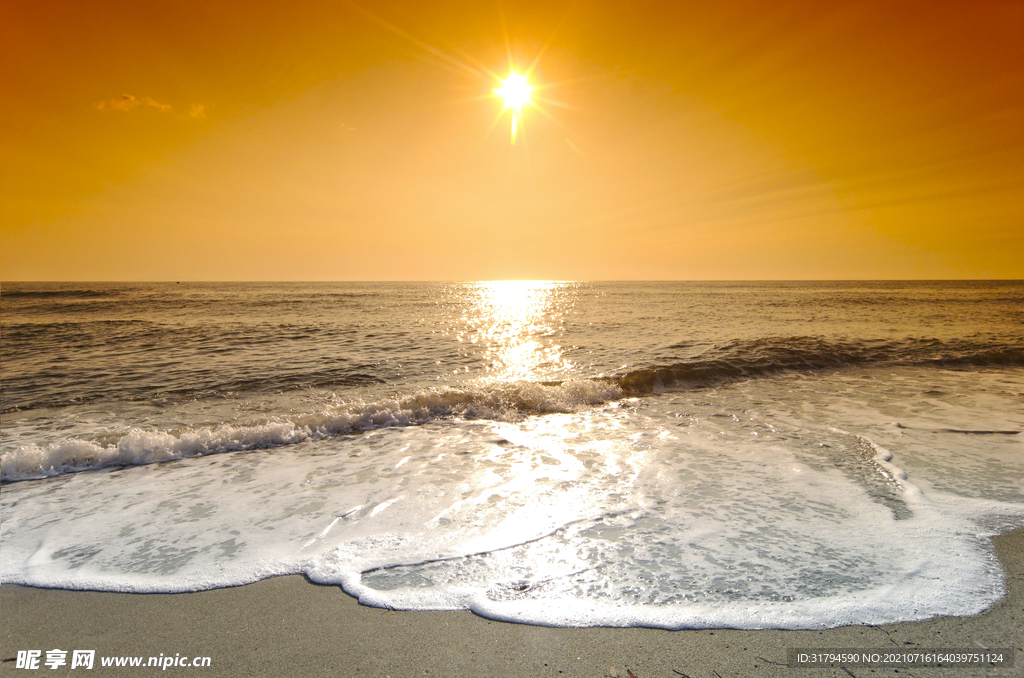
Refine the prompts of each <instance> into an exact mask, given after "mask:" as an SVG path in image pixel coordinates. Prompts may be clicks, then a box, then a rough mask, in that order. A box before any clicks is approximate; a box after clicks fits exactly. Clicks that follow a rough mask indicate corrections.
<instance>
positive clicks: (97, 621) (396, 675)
mask: <svg viewBox="0 0 1024 678" xmlns="http://www.w3.org/2000/svg"><path fill="white" fill-rule="evenodd" d="M994 542H995V547H996V553H997V555H998V556H999V559H1000V562H1001V563H1002V564H1003V568H1004V571H1005V573H1006V584H1007V591H1008V593H1007V596H1006V597H1005V598H1004V599H1003V600H1002V601H1001V602H1000V603H998V604H997V605H996V606H995V607H993V608H992V609H990V610H988V611H986V612H984V613H982V614H979V615H977V616H974V617H937V618H934V619H930V620H926V621H920V622H907V623H897V624H890V625H886V626H848V627H841V628H837V629H827V630H822V631H778V630H759V631H742V630H732V629H720V630H714V631H711V630H694V631H660V630H655V629H640V628H634V629H614V628H588V629H556V628H545V627H539V626H527V625H522V624H507V623H502V622H495V621H490V620H488V619H484V618H482V617H478V616H476V615H474V614H472V613H470V612H393V611H389V610H382V609H377V608H370V607H363V606H361V605H359V604H358V603H357V602H356V601H355V600H354V599H353V598H351V597H350V596H348V595H346V594H345V593H344V592H343V591H341V589H339V588H337V587H329V586H316V585H314V584H311V583H309V582H308V581H306V580H305V579H304V578H303V577H299V576H291V577H278V578H274V579H268V580H265V581H261V582H258V583H255V584H251V585H249V586H242V587H237V588H230V589H218V590H213V591H202V592H198V593H186V594H148V595H139V594H121V593H97V592H90V591H61V590H50V589H34V588H27V587H21V586H13V585H3V586H0V659H3V662H2V663H0V675H12V676H15V675H22V676H28V675H37V674H36V673H34V672H33V673H29V672H27V671H24V670H18V669H16V668H15V665H16V662H15V661H14V658H15V656H16V655H17V652H18V650H33V649H35V650H42V651H43V656H42V659H43V660H45V658H46V654H45V653H46V651H47V650H52V649H55V648H58V649H62V650H75V649H82V650H96V657H97V658H96V661H95V666H94V668H93V670H92V671H91V672H89V673H85V674H84V675H106V676H120V675H123V676H139V675H151V674H152V673H153V672H154V671H157V670H159V669H156V668H147V667H145V666H143V667H142V668H130V667H126V668H120V669H118V668H104V667H101V666H100V659H99V658H100V657H103V656H142V657H144V659H143V664H145V662H146V660H147V659H148V658H149V657H151V656H153V657H155V656H159V655H160V654H161V653H162V654H163V655H165V656H167V655H170V656H174V655H175V654H176V653H177V654H179V655H181V656H186V657H195V656H200V657H210V667H209V668H192V667H176V666H170V667H168V668H167V669H166V673H165V675H175V674H187V675H206V676H381V677H384V676H391V678H400V677H401V678H411V677H414V676H445V677H456V676H474V677H477V676H552V677H554V676H591V677H594V678H598V677H601V676H617V677H618V678H628V673H627V670H628V671H631V672H632V673H633V674H634V675H635V676H636V678H654V677H663V678H670V677H675V676H688V677H689V678H715V677H716V676H717V677H719V678H728V677H731V676H744V677H746V676H803V677H806V678H816V677H818V676H839V677H841V678H846V677H847V676H855V677H856V678H867V677H868V676H873V677H874V676H898V677H900V678H906V677H907V676H913V677H916V678H923V677H925V676H943V677H944V678H958V677H959V676H1024V530H1016V531H1014V532H1011V533H1009V534H1006V535H1003V536H1001V537H997V538H996V539H995V540H994ZM983 647H987V648H993V649H994V648H1007V647H1010V648H1013V650H1014V652H1015V659H1016V662H1015V664H1016V665H1015V666H1014V667H1012V668H1008V667H1006V668H970V669H962V668H949V667H943V668H884V669H883V668H864V667H854V666H851V667H834V668H792V667H789V666H788V665H787V650H788V649H789V648H815V649H825V648H864V649H866V648H892V649H894V650H895V649H900V650H914V649H972V650H977V651H979V652H980V651H982V648H983ZM70 657H71V655H70V652H69V654H68V664H67V665H66V666H64V667H61V668H60V669H58V670H51V669H49V668H47V667H46V666H44V665H42V663H40V670H39V674H38V675H47V676H58V675H71V676H75V675H83V674H82V673H81V669H74V670H71V669H70V668H69V667H70V663H71V662H70Z"/></svg>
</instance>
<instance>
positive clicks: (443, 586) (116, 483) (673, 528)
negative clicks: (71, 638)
mask: <svg viewBox="0 0 1024 678" xmlns="http://www.w3.org/2000/svg"><path fill="white" fill-rule="evenodd" d="M896 376H898V377H900V378H902V379H905V380H906V381H904V382H903V386H901V388H902V387H906V388H907V389H908V390H909V391H912V392H913V391H916V392H920V391H921V388H922V385H923V382H922V380H921V378H920V375H915V373H914V372H913V371H904V372H903V373H901V374H899V375H896ZM1021 376H1024V375H1021ZM926 379H927V385H929V386H934V385H935V384H934V381H935V377H934V375H928V376H927V378H926ZM941 379H942V381H943V382H944V383H945V384H946V385H947V386H949V387H950V390H953V388H954V387H957V388H959V389H960V391H961V392H963V391H964V388H963V387H967V386H970V387H971V388H980V389H983V390H984V389H985V388H986V387H989V386H992V385H991V384H984V383H982V384H978V381H979V379H981V378H980V377H979V376H978V375H958V374H955V373H953V374H948V375H943V376H942V377H941ZM892 383H893V379H892V378H890V377H889V376H888V375H879V374H872V373H869V372H863V373H856V374H845V375H836V376H832V377H828V378H819V379H815V380H806V379H801V378H786V379H778V380H772V381H763V382H761V383H760V384H757V385H753V384H739V385H735V384H734V385H731V386H726V387H721V388H717V389H708V390H705V391H702V392H701V393H699V394H695V395H686V394H680V395H673V396H659V397H653V398H644V399H630V400H620V401H615V402H609V403H605V404H602V405H598V406H596V407H591V408H582V409H579V408H577V409H575V410H570V411H567V412H561V413H559V412H553V413H550V414H545V415H534V416H529V417H518V418H510V419H509V420H507V421H495V420H492V419H479V420H468V419H464V418H460V419H436V418H435V419H428V420H426V421H425V422H424V424H423V425H422V426H414V427H388V428H383V429H372V430H369V431H367V432H366V433H364V434H362V435H358V436H336V437H328V438H324V439H321V440H318V441H317V440H313V439H312V438H308V437H307V439H305V440H304V441H301V442H298V443H296V444H294V445H293V446H292V447H290V448H289V450H288V453H287V454H282V451H281V450H277V449H267V450H262V451H251V452H247V453H238V454H226V455H219V456H205V457H203V458H198V459H191V460H188V461H186V462H183V463H180V464H152V465H146V466H140V467H137V468H128V469H123V470H118V471H113V472H105V473H80V474H74V475H65V476H62V477H58V478H52V479H50V480H46V481H41V482H38V483H14V484H11V485H8V486H5V488H4V492H3V493H2V496H0V501H2V504H3V515H4V533H3V549H2V550H0V579H2V580H3V581H4V582H17V583H24V584H32V585H37V586H57V587H67V588H96V589H104V590H119V591H189V590H197V589H202V588H210V587H217V586H228V585H237V584H244V583H247V582H251V581H255V580H257V579H261V578H264V577H267V576H273V575H276V574H284V573H305V574H306V575H308V576H309V577H310V578H311V579H312V580H314V581H317V582H321V583H329V584H338V585H341V586H343V587H344V588H345V590H346V591H348V592H350V593H351V594H353V595H356V596H358V597H359V598H360V600H361V601H362V602H364V603H366V604H372V605H380V606H389V607H393V608H403V609H472V610H474V611H476V612H477V613H479V614H482V615H486V616H488V617H492V618H495V619H505V620H510V621H520V622H530V623H538V624H549V625H557V626H586V625H595V624H601V625H619V626H630V625H643V626H656V627H663V628H684V627H690V628H702V627H718V626H732V627H741V628H764V627H774V628H818V627H823V626H835V625H840V624H848V623H882V622H887V621H893V620H898V619H921V618H925V617H929V616H933V615H936V614H954V615H966V614H974V613H976V612H979V611H981V610H982V609H984V608H985V607H987V606H989V605H991V604H992V603H994V602H995V601H996V600H998V598H999V597H1000V596H1001V595H1002V590H1003V589H1002V575H1001V572H1000V570H999V567H998V563H997V561H996V560H995V558H994V556H993V553H992V550H991V547H990V544H989V542H988V539H987V537H988V536H990V535H992V534H994V533H996V532H997V531H998V530H999V529H1006V528H1008V527H1012V526H1019V525H1021V524H1024V502H1022V501H1020V499H1019V496H1020V495H1018V494H1014V489H1013V488H1014V487H1016V488H1017V491H1019V490H1020V489H1021V486H1022V485H1024V483H1022V482H1021V471H1020V470H1019V469H1018V471H1017V476H1011V477H1010V479H1009V480H1006V479H1003V480H1002V481H1001V482H1004V483H1005V486H1001V487H1004V489H1003V490H998V491H996V492H993V493H990V494H989V496H988V497H987V498H983V497H982V495H983V494H984V492H983V491H982V490H983V489H984V487H985V486H986V484H987V483H988V479H986V478H984V477H983V476H981V475H979V474H976V473H974V472H972V471H970V468H971V467H970V464H972V463H978V460H979V459H981V458H983V457H985V456H986V455H988V456H989V458H990V459H991V460H994V461H996V462H998V461H999V460H1000V459H1002V458H1004V457H1007V456H1008V455H1010V454H1012V453H1013V451H1012V450H1010V449H1008V448H1007V449H1004V448H1000V447H998V446H997V447H995V448H992V447H991V445H990V443H988V442H979V441H986V440H988V439H989V438H992V436H966V435H963V434H958V433H951V432H948V431H947V432H942V431H941V430H940V431H939V432H937V433H929V436H928V437H927V438H925V439H920V438H918V437H915V436H911V435H904V434H903V433H902V432H903V431H906V430H911V431H916V430H917V429H916V428H911V429H901V428H897V427H895V426H893V424H892V422H893V421H894V418H895V415H901V414H902V412H900V411H896V410H893V409H891V408H887V405H886V398H885V395H884V394H885V393H887V392H889V391H890V390H891V389H892ZM1022 385H1024V383H1018V382H1014V383H1013V384H1010V385H1009V387H1008V388H1004V389H1003V391H1002V392H1003V393H1005V394H1009V395H1007V396H1006V397H1010V398H1011V399H1012V397H1013V396H1012V394H1013V393H1016V392H1020V391H1021V390H1022V389H1021V388H1020V387H1021V386H1022ZM989 390H990V392H989V394H988V395H986V396H985V397H984V398H982V400H981V401H979V402H982V403H983V404H984V405H985V409H984V410H979V411H977V412H976V413H975V414H974V415H972V414H971V413H970V412H964V411H962V410H958V411H957V414H956V417H955V418H959V419H962V420H968V421H966V423H968V424H969V423H970V421H969V420H970V419H971V418H972V417H974V418H975V419H976V420H977V421H984V423H985V426H986V427H989V428H991V429H992V430H1013V427H1014V426H1015V425H1016V422H1015V420H1014V416H1015V415H1014V414H1012V412H1013V410H1012V408H1010V407H1008V406H1007V405H1006V403H999V404H998V407H996V408H994V409H993V408H991V405H992V402H991V400H990V398H991V397H993V396H992V394H991V391H992V390H994V389H989ZM853 398H856V399H863V400H865V401H868V402H871V403H874V407H875V408H876V409H875V410H872V411H870V413H869V414H866V413H865V412H866V410H864V409H862V408H861V407H860V406H859V405H857V403H854V402H852V400H851V399H853ZM966 400H967V399H966V398H959V399H958V402H960V403H961V407H963V403H964V401H966ZM892 402H895V403H904V402H905V400H904V399H903V398H902V397H897V398H894V399H893V401H892ZM567 409H568V408H567ZM914 412H915V419H913V421H910V420H907V421H906V422H905V424H904V425H907V426H909V425H911V424H913V425H914V426H920V427H924V426H925V425H932V424H935V423H943V421H944V422H945V424H946V426H945V429H952V428H955V427H953V426H950V424H957V425H958V426H959V425H961V424H963V423H965V422H964V421H960V420H957V421H954V420H953V419H951V417H950V415H949V414H948V413H944V408H943V407H942V406H941V404H936V406H935V407H933V408H928V407H927V406H922V405H921V404H920V403H918V404H917V405H916V406H915V410H914ZM998 412H1002V413H1003V414H998ZM822 413H827V416H822ZM303 425H305V426H308V424H303ZM297 428H298V424H297V423H296V430H297ZM933 428H935V429H936V430H939V429H943V427H941V426H940V427H933ZM966 428H970V427H965V429H966ZM289 430H292V429H289ZM311 430H312V429H311ZM928 430H932V429H928ZM972 430H973V429H972ZM286 433H287V431H286V432H285V433H284V434H282V433H280V432H279V433H278V434H277V435H285V434H286ZM755 433H756V434H757V435H754V434H755ZM1003 438H1006V439H1012V440H1013V441H1014V443H1015V444H1017V445H1019V444H1020V442H1019V440H1020V437H1019V436H1009V435H1005V436H1001V437H1000V439H1003ZM175 439H177V440H180V436H176V437H175ZM883 445H884V447H883ZM127 447H129V448H130V450H131V453H133V454H135V453H139V454H146V453H147V451H148V450H149V449H150V448H148V447H147V446H146V444H144V443H139V444H137V445H134V446H127ZM1019 452H1020V450H1019V449H1018V450H1017V453H1019ZM929 454H930V455H931V457H932V459H933V460H934V461H933V464H932V466H931V469H930V473H931V475H929V472H928V470H927V469H923V468H922V469H921V470H920V471H919V472H914V471H908V469H907V467H906V466H905V464H904V461H905V460H912V459H915V458H917V457H919V456H922V455H929ZM958 467H960V468H966V469H968V472H967V473H965V474H964V475H963V476H962V481H961V487H960V490H961V491H960V492H958V493H954V492H951V491H950V490H949V489H947V488H944V487H940V486H941V484H942V483H941V482H940V481H941V479H942V478H943V477H944V474H946V473H947V469H956V468H958ZM950 472H951V471H950Z"/></svg>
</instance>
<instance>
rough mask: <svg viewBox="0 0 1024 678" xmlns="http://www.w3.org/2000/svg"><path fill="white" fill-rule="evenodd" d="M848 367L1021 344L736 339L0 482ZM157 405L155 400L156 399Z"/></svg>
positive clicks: (354, 404) (983, 353) (143, 444)
mask: <svg viewBox="0 0 1024 678" xmlns="http://www.w3.org/2000/svg"><path fill="white" fill-rule="evenodd" d="M676 346H679V344H677V345H676ZM853 366H857V367H872V366H917V367H925V368H929V367H932V368H934V367H939V368H945V369H949V368H964V367H992V366H997V367H1007V366H1010V367H1019V366H1024V348H1021V347H1017V346H1005V345H1003V346H985V345H979V344H977V343H970V342H961V343H950V342H942V341H939V340H933V339H928V340H904V341H875V342H864V341H859V342H834V341H828V340H825V339H822V338H816V337H776V338H764V339H757V340H747V341H734V342H729V343H726V344H722V345H719V346H717V347H714V348H713V349H711V350H708V351H706V352H705V353H704V354H702V355H700V356H697V357H695V358H693V359H691V360H687V361H679V362H671V363H667V364H661V365H653V366H650V367H643V368H640V369H634V370H630V371H628V372H625V373H622V374H617V375H611V376H596V377H591V378H582V379H573V380H566V381H544V382H531V381H516V382H477V383H474V384H470V385H466V386H462V387H441V388H434V389H426V390H419V391H416V392H415V393H412V394H408V393H406V394H399V395H396V396H392V397H388V398H380V399H375V400H369V401H366V400H353V401H349V402H347V403H345V404H342V405H339V406H332V407H329V408H327V409H325V410H323V411H320V412H316V413H307V414H298V415H291V416H285V417H275V418H271V419H269V420H266V421H263V422H259V423H246V424H229V423H225V424H221V425H218V426H213V427H207V428H196V429H188V430H180V431H170V432H168V431H143V430H141V429H136V428H133V429H131V430H130V431H129V432H128V433H126V434H124V435H122V436H121V437H120V438H119V439H117V440H116V441H114V442H109V443H108V442H97V441H93V440H83V439H78V438H69V439H66V440H64V441H62V442H58V443H51V444H49V445H45V446H39V445H25V446H21V447H18V448H17V449H14V450H11V451H9V452H4V453H3V454H2V463H0V481H3V482H10V481H16V480H27V479H37V478H44V477H49V476H54V475H61V474H64V473H70V472H76V471H82V470H87V469H96V468H103V467H112V466H128V465H135V464H149V463H153V462H158V461H169V460H175V459H183V458H188V457H197V456H203V455H207V454H216V453H220V452H234V451H245V450H254V449H264V448H272V447H280V446H284V445H292V444H295V443H299V442H304V441H309V440H318V439H323V438H327V437H332V436H339V435H347V434H352V433H359V432H363V431H368V430H372V429H377V428H385V427H393V426H415V425H421V424H425V423H428V422H431V421H435V420H438V419H444V418H465V419H490V420H496V421H506V420H514V419H517V418H521V417H524V416H530V415H540V414H547V413H553V412H571V411H575V410H577V409H579V408H581V407H585V406H593V405H599V404H602V403H606V402H609V401H612V400H617V399H620V398H623V397H635V396H645V395H651V394H657V393H662V392H666V391H682V390H691V389H698V388H707V387H712V386H716V385H720V384H723V383H728V382H734V381H741V380H747V379H758V378H770V377H772V376H776V375H781V374H785V373H814V372H820V371H823V370H834V369H843V368H846V367H853ZM352 367H354V366H350V367H349V368H347V369H345V370H344V374H342V373H340V372H332V371H331V370H321V371H320V372H318V373H316V374H311V373H310V374H307V373H305V372H304V373H302V374H299V375H284V374H278V375H274V376H268V377H251V378H249V379H248V380H242V381H236V382H232V383H231V384H230V386H231V392H233V393H253V392H260V391H265V390H276V391H278V392H281V391H288V390H297V389H302V388H309V387H310V386H311V385H314V384H315V385H322V386H323V387H327V388H339V387H344V386H359V385H366V384H371V383H381V382H382V380H381V379H380V378H379V377H377V376H375V375H373V374H370V373H366V372H362V371H359V370H353V369H352ZM222 386H223V385H222ZM224 392H225V391H224V390H223V389H214V390H211V391H202V392H200V391H196V390H188V395H190V396H194V397H206V396H215V395H218V394H223V393H224ZM159 395H160V397H161V398H164V397H167V396H168V395H175V394H174V393H170V392H161V393H160V394H159ZM177 395H181V394H177ZM122 399H124V400H146V399H149V400H153V397H152V394H150V397H149V398H147V397H146V396H145V394H134V395H125V396H123V397H122ZM153 402H154V403H155V404H159V399H157V400H153ZM13 409H18V408H17V407H15V408H13ZM9 411H11V408H10V407H8V408H5V409H4V412H9ZM966 432H967V433H975V432H974V431H966ZM999 433H1002V431H999Z"/></svg>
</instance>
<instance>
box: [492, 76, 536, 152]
mask: <svg viewBox="0 0 1024 678" xmlns="http://www.w3.org/2000/svg"><path fill="white" fill-rule="evenodd" d="M500 82H501V87H495V88H494V90H493V92H494V93H495V94H496V95H498V96H499V97H501V99H502V100H503V101H504V102H505V106H504V108H502V109H501V110H502V112H504V111H507V110H508V109H510V108H511V109H512V110H513V111H515V112H514V113H513V114H512V143H513V144H514V143H516V123H517V122H518V121H519V118H520V117H522V115H523V106H526V105H534V104H533V98H532V97H531V94H532V93H533V90H534V87H532V86H531V85H530V80H529V78H527V77H526V76H525V75H524V74H522V73H517V72H516V71H512V72H511V73H509V74H508V77H507V78H505V79H504V80H501V81H500Z"/></svg>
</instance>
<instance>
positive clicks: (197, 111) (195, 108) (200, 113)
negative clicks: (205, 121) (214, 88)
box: [188, 104, 206, 118]
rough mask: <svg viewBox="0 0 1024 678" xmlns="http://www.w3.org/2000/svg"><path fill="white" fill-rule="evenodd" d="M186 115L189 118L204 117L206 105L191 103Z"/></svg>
mask: <svg viewBox="0 0 1024 678" xmlns="http://www.w3.org/2000/svg"><path fill="white" fill-rule="evenodd" d="M188 117H190V118H205V117H206V106H204V105H203V104H192V108H190V109H189V111H188Z"/></svg>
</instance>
